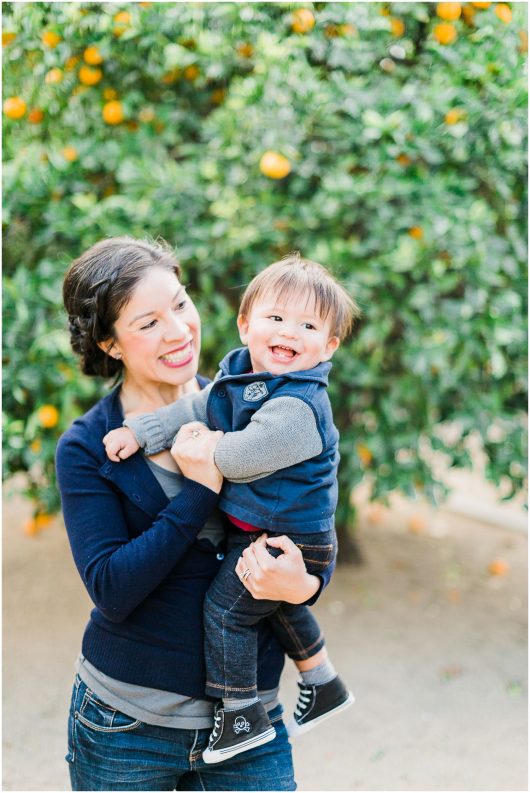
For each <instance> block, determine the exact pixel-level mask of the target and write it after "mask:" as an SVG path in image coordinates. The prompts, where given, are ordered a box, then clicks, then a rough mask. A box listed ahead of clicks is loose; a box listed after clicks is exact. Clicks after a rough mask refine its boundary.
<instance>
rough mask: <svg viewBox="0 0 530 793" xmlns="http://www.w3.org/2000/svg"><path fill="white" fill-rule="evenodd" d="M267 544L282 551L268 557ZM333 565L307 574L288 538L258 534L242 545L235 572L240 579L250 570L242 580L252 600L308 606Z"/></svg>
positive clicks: (329, 574)
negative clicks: (245, 544)
mask: <svg viewBox="0 0 530 793" xmlns="http://www.w3.org/2000/svg"><path fill="white" fill-rule="evenodd" d="M267 544H268V545H272V546H274V547H275V548H281V550H282V551H283V553H282V554H280V556H277V557H273V556H271V554H270V553H269V552H268V550H267V548H266V546H267ZM334 567H335V565H334V564H331V565H328V567H327V568H325V569H324V570H323V571H322V573H321V574H319V575H311V574H310V573H308V572H307V570H306V566H305V563H304V560H303V558H302V552H301V551H300V549H299V548H298V547H297V546H296V545H295V544H294V542H293V541H292V540H291V539H290V538H289V537H287V536H285V535H282V536H281V537H271V538H267V535H266V534H262V535H261V537H259V539H257V540H256V542H253V543H251V544H250V545H249V546H248V548H245V550H244V551H243V553H242V555H241V556H240V558H239V560H238V562H237V565H236V573H237V575H238V576H239V577H240V578H241V576H242V575H243V573H244V571H245V570H247V569H248V570H250V575H249V576H248V577H246V578H245V580H244V581H242V583H243V585H244V586H245V587H246V589H248V591H249V592H250V594H251V595H252V597H254V598H256V600H283V601H284V602H285V603H304V604H306V605H309V606H310V605H312V604H313V603H315V602H316V600H318V597H319V596H320V593H321V591H322V589H324V587H325V586H327V584H328V583H329V580H330V578H331V574H332V572H333V569H334Z"/></svg>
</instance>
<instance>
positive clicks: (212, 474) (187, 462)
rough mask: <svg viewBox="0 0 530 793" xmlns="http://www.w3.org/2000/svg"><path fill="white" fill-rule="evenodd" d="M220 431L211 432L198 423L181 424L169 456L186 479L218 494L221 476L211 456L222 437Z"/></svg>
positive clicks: (221, 481)
mask: <svg viewBox="0 0 530 793" xmlns="http://www.w3.org/2000/svg"><path fill="white" fill-rule="evenodd" d="M223 434H224V433H222V432H221V431H220V430H217V431H216V432H213V431H212V430H209V429H208V427H207V426H206V425H205V424H201V422H200V421H190V422H189V424H183V425H182V427H181V428H180V430H179V431H178V433H177V437H176V438H175V442H174V443H173V446H172V447H171V456H172V457H173V459H174V460H175V462H176V463H177V465H178V467H179V468H180V470H181V471H182V473H183V474H184V476H187V477H188V479H194V480H195V482H198V483H199V484H200V485H204V486H205V487H209V488H210V490H213V491H214V492H215V493H219V491H220V490H221V486H222V484H223V475H222V474H221V472H220V471H219V469H218V468H217V466H216V464H215V462H214V459H213V455H214V452H215V447H216V446H217V444H218V443H219V440H220V439H221V438H222V437H223Z"/></svg>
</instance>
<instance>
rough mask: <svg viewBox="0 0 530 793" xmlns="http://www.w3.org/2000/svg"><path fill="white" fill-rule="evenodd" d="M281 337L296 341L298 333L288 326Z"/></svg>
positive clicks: (284, 328)
mask: <svg viewBox="0 0 530 793" xmlns="http://www.w3.org/2000/svg"><path fill="white" fill-rule="evenodd" d="M279 335H280V336H284V337H285V338H286V339H296V337H297V335H298V333H297V330H296V328H290V327H289V326H288V325H284V326H283V327H282V329H281V331H280V333H279Z"/></svg>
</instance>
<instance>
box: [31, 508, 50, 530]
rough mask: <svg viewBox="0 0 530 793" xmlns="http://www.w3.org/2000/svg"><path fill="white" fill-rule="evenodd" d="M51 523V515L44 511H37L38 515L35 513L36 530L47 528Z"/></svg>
mask: <svg viewBox="0 0 530 793" xmlns="http://www.w3.org/2000/svg"><path fill="white" fill-rule="evenodd" d="M52 523H53V515H48V514H47V513H46V512H39V514H38V515H35V524H36V527H37V529H38V531H40V530H41V529H47V528H48V526H51V524H52Z"/></svg>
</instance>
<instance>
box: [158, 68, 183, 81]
mask: <svg viewBox="0 0 530 793" xmlns="http://www.w3.org/2000/svg"><path fill="white" fill-rule="evenodd" d="M179 77H180V69H179V68H178V67H175V68H174V69H171V71H169V72H166V73H165V74H164V76H163V77H162V82H163V83H165V84H166V85H171V83H175V82H176V81H177V80H178V78H179Z"/></svg>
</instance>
